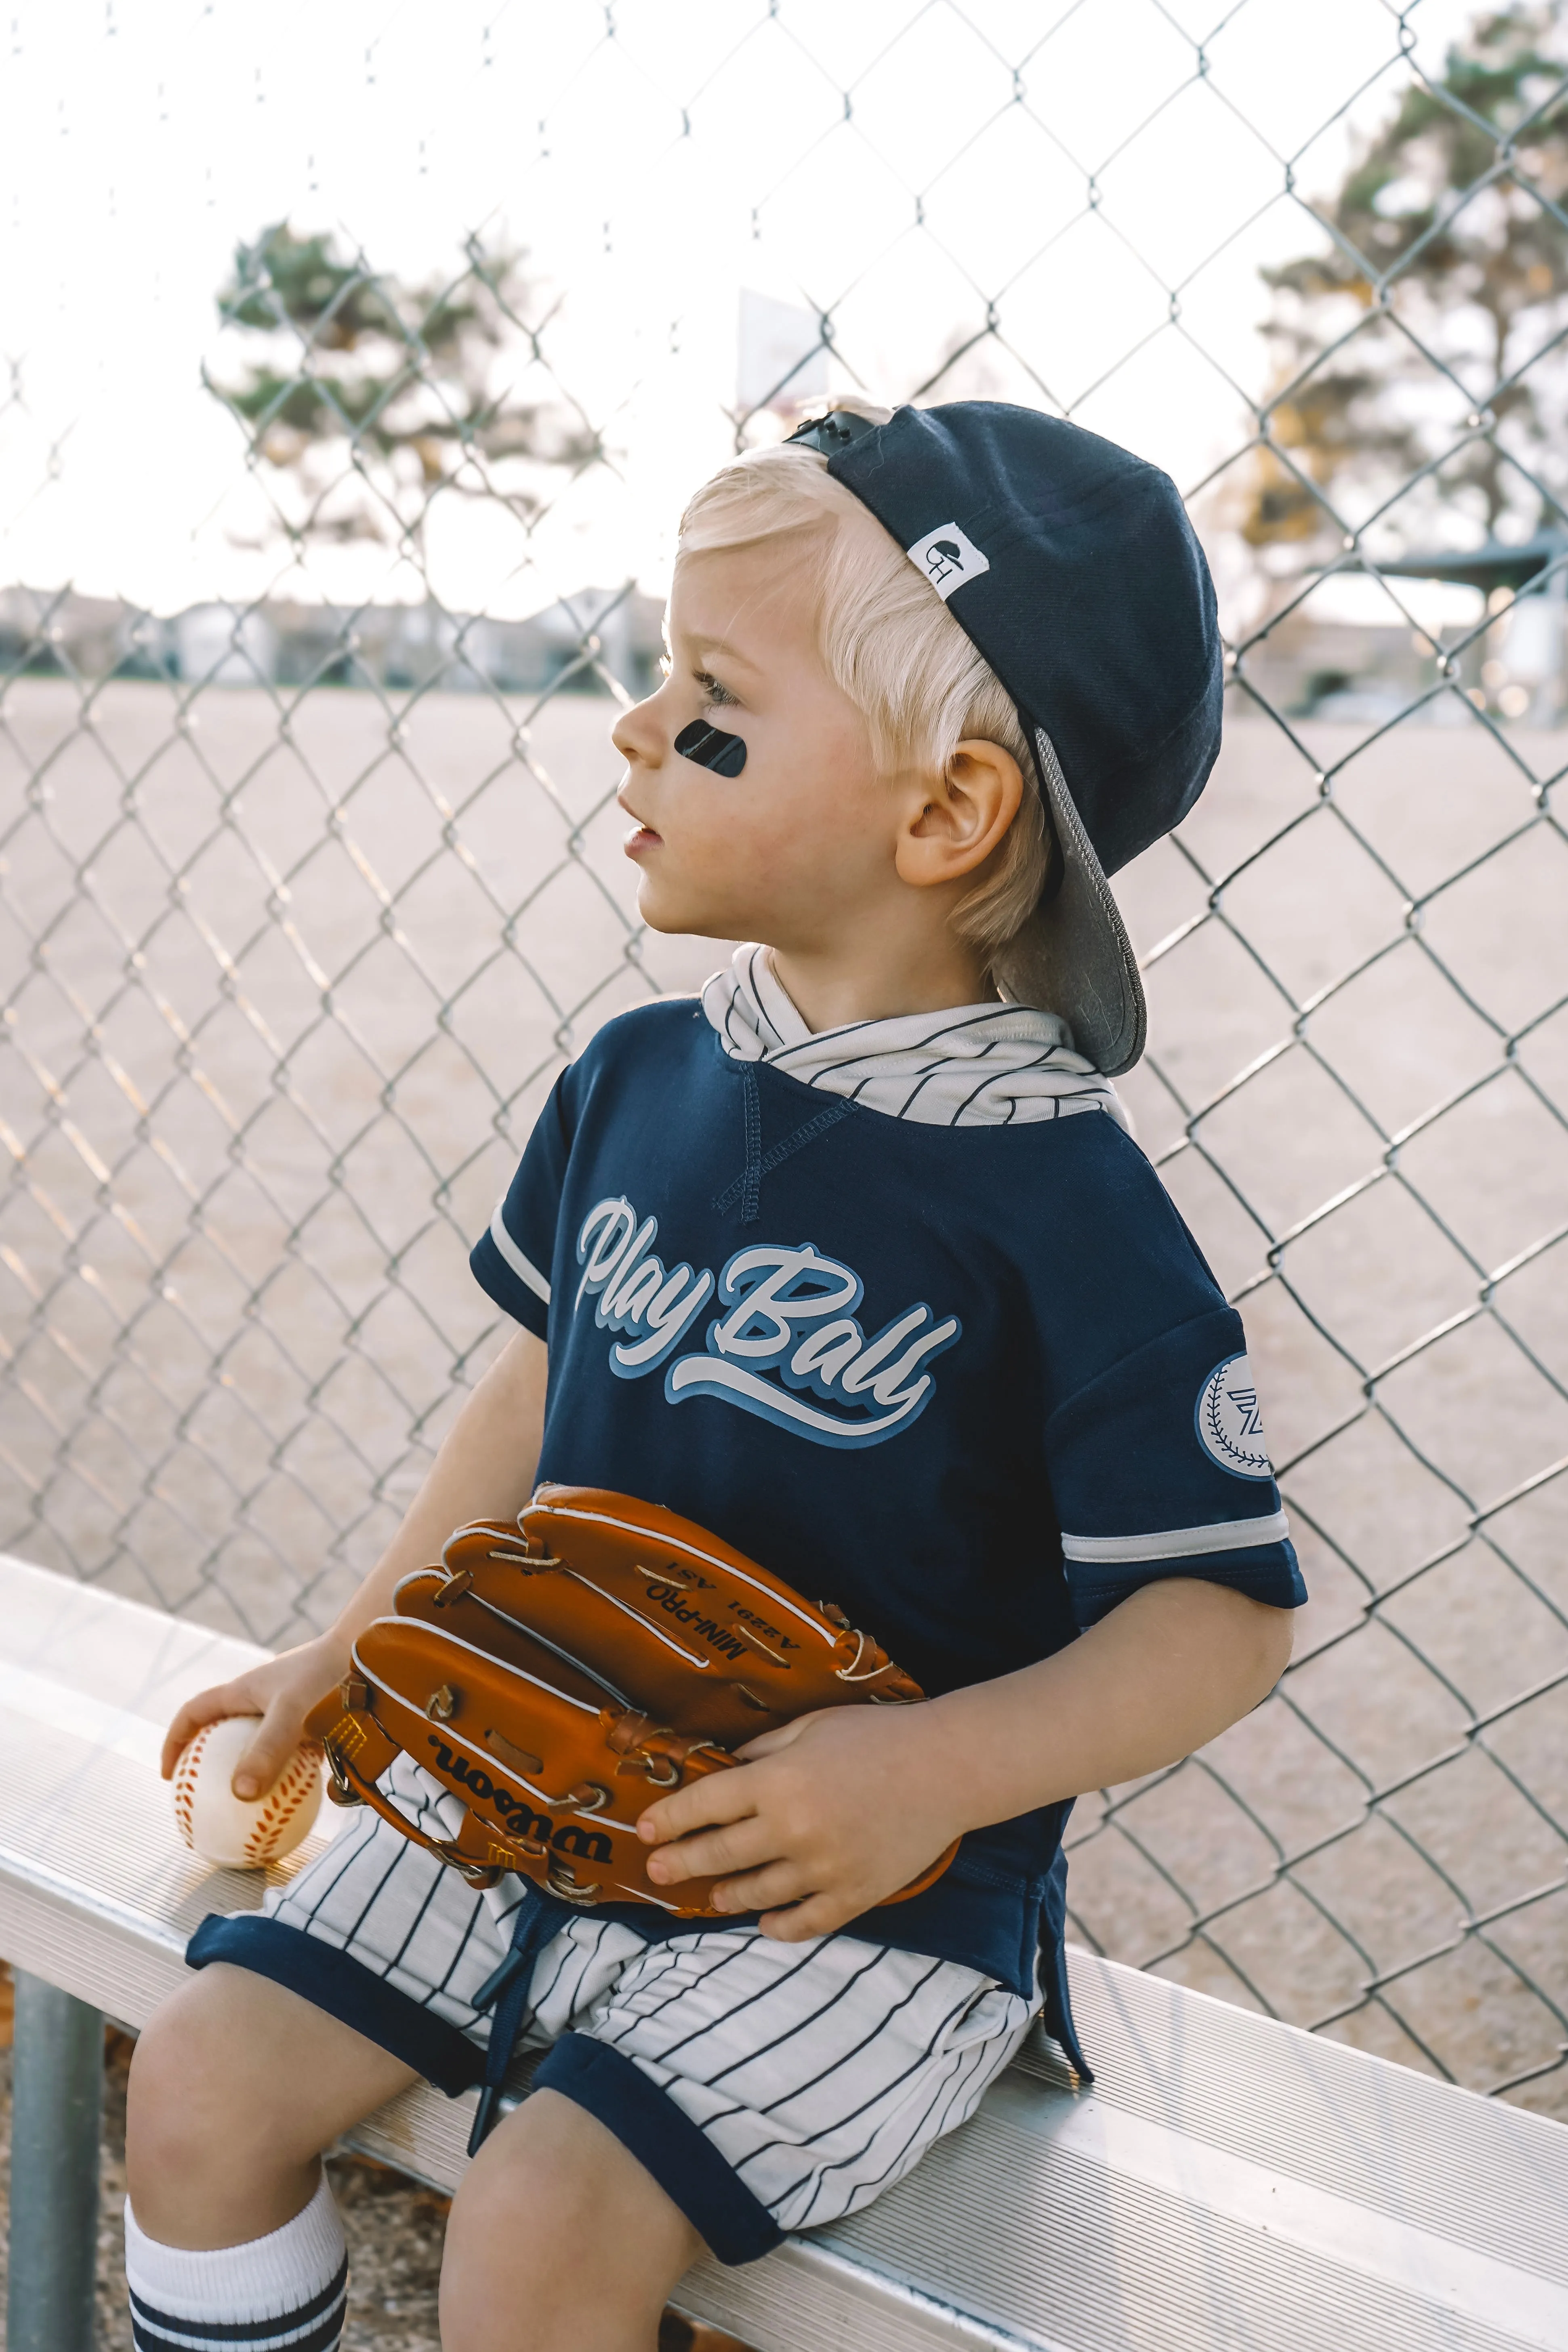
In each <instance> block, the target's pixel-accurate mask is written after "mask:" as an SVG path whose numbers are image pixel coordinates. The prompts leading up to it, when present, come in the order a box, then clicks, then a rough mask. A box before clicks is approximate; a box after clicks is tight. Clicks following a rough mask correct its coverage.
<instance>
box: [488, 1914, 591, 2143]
mask: <svg viewBox="0 0 1568 2352" xmlns="http://www.w3.org/2000/svg"><path fill="white" fill-rule="evenodd" d="M575 1916H577V1914H576V1911H575V1909H574V1906H573V1905H571V1904H570V1903H563V1902H561V1901H559V1900H558V1899H557V1897H556V1896H555V1895H546V1894H545V1893H544V1892H543V1890H542V1888H541V1887H538V1886H530V1887H528V1888H526V1889H525V1890H524V1894H523V1898H522V1901H521V1903H520V1904H519V1906H518V1911H517V1917H516V1919H515V1920H514V1921H513V1923H512V1930H511V1949H510V1951H509V1952H508V1954H507V1956H506V1958H505V1959H504V1960H502V1962H501V1964H500V1968H498V1969H495V1970H494V1971H493V1972H492V1973H491V1974H490V1975H489V1976H488V1977H487V1978H486V1979H485V1980H484V1982H483V1984H482V1985H481V1986H480V1987H479V1990H478V1992H477V1993H476V1994H475V1995H474V2007H475V2008H476V2009H477V2010H486V2009H488V2010H490V2011H493V2014H492V2016H491V2019H490V2041H489V2050H488V2051H487V2053H486V2054H485V2081H484V2088H483V2089H482V2090H481V2091H480V2093H479V2106H478V2108H477V2110H476V2112H475V2115H474V2127H473V2129H472V2131H471V2132H470V2133H469V2134H468V2154H469V2155H470V2156H478V2154H479V2150H480V2148H481V2147H483V2146H484V2144H485V2141H486V2140H487V2139H488V2138H489V2134H490V2132H491V2130H492V2129H493V2128H494V2126H495V2124H496V2121H497V2119H498V2117H499V2116H500V2098H501V2086H502V2084H504V2082H505V2080H506V2070H507V2068H508V2067H509V2066H510V2063H511V2053H512V2052H513V2051H514V2050H515V2048H516V2047H517V2037H518V2035H519V2034H520V2033H521V2031H522V2021H523V2014H524V2011H526V2009H527V2007H528V1990H529V1987H530V1985H531V1983H532V1981H533V1969H534V1963H535V1961H536V1960H537V1959H538V1958H539V1955H540V1953H541V1951H542V1949H543V1948H544V1946H545V1945H546V1944H547V1943H548V1942H549V1941H550V1938H551V1937H552V1936H555V1935H559V1934H560V1932H561V1929H562V1928H563V1927H564V1926H565V1924H566V1922H567V1921H568V1920H569V1919H572V1918H574V1917H575Z"/></svg>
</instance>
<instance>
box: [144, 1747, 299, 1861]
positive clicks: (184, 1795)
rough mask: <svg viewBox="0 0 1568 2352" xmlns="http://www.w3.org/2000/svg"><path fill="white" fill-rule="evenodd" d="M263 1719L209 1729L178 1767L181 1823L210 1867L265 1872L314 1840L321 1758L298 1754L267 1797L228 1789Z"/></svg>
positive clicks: (177, 1798)
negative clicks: (269, 1865)
mask: <svg viewBox="0 0 1568 2352" xmlns="http://www.w3.org/2000/svg"><path fill="white" fill-rule="evenodd" d="M257 1723H258V1717H256V1716H254V1715H227V1716H224V1717H221V1718H220V1719H219V1721H217V1722H216V1723H204V1724H203V1726H202V1727H201V1729H200V1730H199V1731H198V1732H196V1733H195V1734H194V1735H193V1736H192V1738H189V1739H188V1740H187V1741H186V1742H185V1745H184V1748H181V1750H180V1760H179V1762H178V1763H177V1764H176V1765H175V1767H174V1819H175V1820H176V1822H178V1823H179V1825H180V1835H181V1836H182V1837H183V1838H184V1841H185V1843H186V1844H187V1845H188V1846H191V1847H194V1849H195V1852H196V1853H199V1854H200V1855H201V1857H202V1860H203V1861H204V1862H216V1863H222V1864H225V1865H226V1867H227V1868H228V1869H231V1870H259V1869H260V1867H261V1865H262V1864H263V1863H268V1862H279V1861H281V1860H282V1858H283V1856H284V1855H285V1854H286V1853H293V1851H294V1848H295V1847H296V1846H297V1845H298V1844H300V1842H301V1840H302V1839H304V1838H307V1837H309V1835H310V1831H311V1829H312V1828H313V1827H314V1825H315V1820H316V1815H317V1813H318V1812H319V1811H321V1749H320V1748H315V1747H312V1746H310V1743H309V1742H307V1743H306V1744H305V1745H303V1746H302V1747H300V1748H296V1749H295V1750H294V1753H293V1755H292V1756H290V1758H289V1761H288V1762H287V1764H285V1766H284V1767H283V1769H282V1771H281V1772H280V1773H279V1775H278V1778H277V1780H274V1782H273V1783H272V1786H271V1788H270V1789H268V1790H267V1792H266V1794H265V1795H264V1796H260V1797H249V1798H247V1797H237V1796H236V1795H235V1793H234V1790H233V1789H232V1787H231V1786H230V1785H229V1784H230V1782H231V1781H232V1780H233V1778H234V1774H235V1771H236V1769H237V1767H238V1764H239V1759H240V1758H241V1757H242V1756H243V1755H244V1753H245V1751H246V1749H247V1748H248V1747H249V1745H250V1742H251V1740H252V1739H253V1738H255V1736H256V1726H257Z"/></svg>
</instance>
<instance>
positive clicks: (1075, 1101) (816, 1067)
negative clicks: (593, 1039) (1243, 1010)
mask: <svg viewBox="0 0 1568 2352" xmlns="http://www.w3.org/2000/svg"><path fill="white" fill-rule="evenodd" d="M702 1010H703V1012H704V1013H706V1014H707V1015H708V1018H709V1020H710V1022H711V1023H712V1024H713V1027H714V1028H715V1029H716V1030H717V1032H718V1034H719V1038H720V1042H721V1045H723V1048H724V1051H725V1052H726V1053H727V1054H728V1055H730V1056H731V1059H732V1060H734V1061H737V1062H767V1063H769V1064H770V1065H771V1066H773V1068H774V1069H778V1070H783V1071H784V1072H786V1073H787V1075H788V1076H790V1077H792V1078H798V1079H799V1080H800V1081H801V1083H802V1084H803V1085H805V1086H808V1087H820V1088H821V1089H822V1090H823V1092H824V1093H826V1094H834V1095H843V1096H846V1097H847V1098H848V1099H849V1100H850V1101H852V1102H857V1103H858V1104H860V1105H861V1106H862V1108H865V1109H867V1110H879V1111H881V1112H883V1113H884V1114H885V1115H886V1116H887V1117H888V1118H909V1119H914V1120H916V1121H918V1123H919V1124H920V1125H921V1126H923V1127H1016V1126H1023V1125H1026V1124H1028V1123H1030V1122H1032V1121H1034V1120H1037V1119H1046V1118H1066V1117H1068V1115H1069V1114H1070V1113H1071V1112H1074V1111H1082V1110H1104V1111H1109V1112H1110V1116H1111V1118H1114V1119H1115V1120H1116V1122H1117V1124H1118V1125H1119V1126H1121V1127H1123V1128H1125V1129H1127V1131H1128V1132H1129V1134H1131V1120H1130V1119H1129V1118H1128V1116H1127V1112H1126V1110H1125V1109H1124V1108H1123V1107H1122V1104H1121V1099H1120V1097H1118V1095H1117V1092H1116V1088H1115V1087H1113V1086H1112V1085H1111V1083H1110V1079H1109V1078H1107V1077H1103V1076H1101V1075H1100V1072H1099V1071H1098V1070H1097V1069H1095V1068H1094V1066H1093V1065H1092V1064H1091V1063H1089V1062H1087V1061H1086V1060H1085V1059H1084V1057H1083V1055H1081V1054H1077V1053H1075V1052H1074V1051H1073V1046H1072V1037H1071V1033H1070V1031H1069V1030H1068V1025H1067V1024H1066V1022H1065V1021H1063V1020H1062V1019H1061V1018H1060V1017H1059V1015H1058V1014H1057V1013H1043V1012H1040V1011H1039V1010H1038V1009H1037V1007H1035V1006H1034V1005H1029V1004H1003V1003H991V1004H963V1005H948V1006H946V1007H944V1009H943V1010H942V1012H940V1013H900V1015H898V1016H897V1017H896V1018H895V1019H893V1020H890V1021H857V1022H851V1023H850V1024H848V1026H847V1027H846V1028H843V1029H824V1030H822V1031H820V1032H818V1033H817V1034H813V1033H812V1031H811V1030H809V1029H808V1028H807V1027H806V1025H805V1022H804V1021H803V1020H802V1018H801V1016H800V1014H799V1013H797V1012H796V1010H795V1005H794V1003H792V1002H791V1000H790V998H789V997H788V995H786V993H785V992H784V983H783V982H781V981H780V979H779V977H778V974H777V973H776V972H775V971H774V970H773V950H772V949H771V948H766V947H755V946H751V947H742V948H737V949H736V950H735V953H734V956H733V958H732V959H731V963H730V966H729V969H728V970H727V971H716V972H715V973H714V974H713V976H712V978H711V979H710V980H709V981H706V982H704V983H703V988H702Z"/></svg>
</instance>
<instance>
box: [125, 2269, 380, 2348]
mask: <svg viewBox="0 0 1568 2352" xmlns="http://www.w3.org/2000/svg"><path fill="white" fill-rule="evenodd" d="M348 2283H349V2258H348V2256H347V2254H345V2255H344V2256H343V2258H342V2262H341V2263H339V2264H338V2266H337V2269H336V2270H335V2271H334V2272H333V2273H332V2275H331V2279H330V2280H329V2282H328V2284H326V2285H325V2286H324V2287H323V2288H322V2289H321V2293H320V2294H313V2295H312V2296H311V2297H310V2302H309V2303H301V2304H298V2305H296V2306H295V2308H294V2309H293V2310H292V2311H285V2312H281V2313H279V2316H278V2317H277V2318H276V2319H176V2318H175V2317H174V2315H173V2313H172V2312H167V2311H159V2310H157V2309H156V2308H155V2307H154V2305H152V2304H150V2303H149V2302H148V2301H147V2299H146V2297H145V2296H144V2295H140V2294H137V2292H136V2290H135V2288H134V2287H132V2288H131V2289H130V2295H131V2308H132V2313H133V2314H134V2315H135V2316H136V2317H137V2318H139V2319H144V2320H146V2321H147V2322H148V2324H149V2326H153V2327H167V2328H169V2329H171V2330H173V2332H174V2334H175V2335H177V2336H210V2337H211V2338H212V2340H213V2342H214V2343H215V2344H243V2343H245V2342H246V2341H247V2339H248V2338H254V2337H256V2336H279V2335H281V2334H282V2333H283V2332H284V2331H285V2330H286V2329H288V2328H290V2327H303V2326H305V2324H306V2322H307V2321H308V2320H311V2319H320V2317H321V2314H322V2313H323V2312H324V2311H329V2310H330V2309H331V2306H332V2305H333V2304H334V2303H341V2302H342V2297H343V2293H344V2290H345V2289H346V2287H347V2285H348Z"/></svg>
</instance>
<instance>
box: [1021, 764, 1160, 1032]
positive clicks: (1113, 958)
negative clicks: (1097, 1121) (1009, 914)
mask: <svg viewBox="0 0 1568 2352" xmlns="http://www.w3.org/2000/svg"><path fill="white" fill-rule="evenodd" d="M1032 731H1033V734H1034V740H1035V760H1036V764H1037V767H1038V769H1039V773H1040V791H1041V793H1042V794H1043V796H1044V798H1045V802H1046V805H1047V808H1048V809H1049V811H1050V816H1051V825H1052V829H1053V831H1054V832H1055V835H1056V839H1057V852H1058V856H1059V857H1060V859H1061V880H1060V883H1059V885H1058V888H1057V889H1056V891H1055V892H1054V893H1053V895H1052V896H1051V897H1050V898H1048V899H1046V900H1043V901H1042V902H1041V904H1040V905H1039V906H1038V907H1037V908H1036V909H1035V912H1034V913H1033V914H1032V915H1031V916H1030V918H1029V919H1028V921H1027V922H1026V924H1025V925H1024V927H1023V929H1022V930H1020V931H1019V932H1018V933H1017V934H1016V937H1015V938H1014V939H1013V940H1010V941H1009V943H1008V948H1009V954H1008V961H1009V965H1010V967H1011V971H1010V973H1009V982H1010V984H1011V982H1012V979H1013V975H1014V974H1016V975H1017V977H1018V979H1019V980H1021V981H1023V982H1025V983H1026V987H1027V991H1028V996H1029V999H1030V1001H1031V1002H1032V1003H1036V1004H1038V1005H1041V1006H1043V1007H1045V1009H1046V1010H1047V1011H1048V1012H1051V1013H1060V1015H1061V1017H1062V1019H1063V1020H1064V1021H1066V1022H1067V1023H1068V1025H1069V1027H1070V1028H1071V1030H1072V1034H1073V1044H1074V1045H1075V1046H1076V1047H1077V1049H1078V1051H1079V1053H1080V1054H1082V1055H1084V1056H1085V1058H1086V1059H1087V1060H1089V1061H1090V1062H1092V1063H1093V1064H1094V1066H1095V1068H1096V1069H1097V1070H1102V1071H1103V1072H1104V1073H1105V1076H1107V1077H1108V1078H1114V1077H1118V1076H1121V1072H1122V1071H1123V1070H1130V1069H1131V1067H1132V1065H1133V1063H1134V1062H1135V1061H1136V1060H1137V1059H1138V1056H1139V1055H1140V1054H1142V1051H1143V1045H1144V1040H1145V1038H1146V1036H1147V1034H1148V1027H1149V1015H1148V1008H1147V1007H1146V1005H1145V1003H1144V1002H1143V983H1142V981H1141V979H1140V978H1139V975H1138V959H1137V958H1136V956H1135V955H1134V954H1133V952H1132V942H1131V940H1130V939H1129V938H1128V936H1127V929H1126V926H1125V924H1124V923H1123V922H1122V920H1121V913H1120V911H1119V909H1118V908H1117V904H1116V901H1115V899H1114V898H1112V897H1111V895H1110V883H1109V882H1108V881H1107V880H1106V878H1105V874H1104V870H1103V868H1102V867H1101V866H1100V860H1099V858H1098V857H1097V856H1095V854H1094V849H1093V845H1091V843H1090V841H1089V835H1088V834H1087V833H1085V831H1084V829H1083V822H1082V819H1081V818H1080V817H1079V813H1078V810H1077V808H1076V807H1075V806H1074V804H1073V797H1072V794H1071V793H1070V792H1069V791H1068V782H1067V778H1066V777H1065V776H1064V775H1063V773H1062V767H1061V761H1059V760H1058V758H1057V755H1056V750H1055V747H1054V745H1053V744H1052V742H1051V739H1050V737H1049V736H1048V735H1047V733H1046V731H1045V730H1044V729H1043V728H1040V727H1036V728H1035V729H1034V730H1032Z"/></svg>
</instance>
